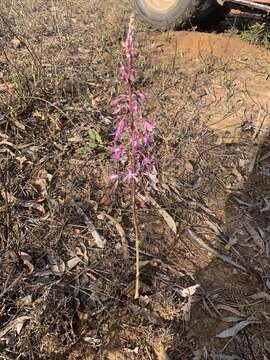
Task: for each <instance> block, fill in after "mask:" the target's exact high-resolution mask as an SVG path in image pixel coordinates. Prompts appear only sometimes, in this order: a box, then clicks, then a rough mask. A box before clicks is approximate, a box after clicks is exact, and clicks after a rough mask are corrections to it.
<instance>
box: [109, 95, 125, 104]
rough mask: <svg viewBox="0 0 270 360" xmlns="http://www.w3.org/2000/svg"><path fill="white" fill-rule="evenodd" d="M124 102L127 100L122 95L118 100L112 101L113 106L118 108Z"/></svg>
mask: <svg viewBox="0 0 270 360" xmlns="http://www.w3.org/2000/svg"><path fill="white" fill-rule="evenodd" d="M124 100H125V96H123V95H120V96H119V97H118V98H116V99H112V101H111V106H116V105H118V104H119V103H121V102H123V101H124Z"/></svg>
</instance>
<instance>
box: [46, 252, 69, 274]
mask: <svg viewBox="0 0 270 360" xmlns="http://www.w3.org/2000/svg"><path fill="white" fill-rule="evenodd" d="M48 260H49V263H50V268H51V271H52V272H53V273H54V274H55V275H62V274H63V273H64V272H65V271H66V265H65V263H64V261H63V260H62V259H61V258H60V256H58V255H57V254H54V253H51V254H48Z"/></svg>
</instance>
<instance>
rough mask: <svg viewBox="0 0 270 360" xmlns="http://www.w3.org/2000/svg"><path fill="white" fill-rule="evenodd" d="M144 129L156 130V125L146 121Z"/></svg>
mask: <svg viewBox="0 0 270 360" xmlns="http://www.w3.org/2000/svg"><path fill="white" fill-rule="evenodd" d="M143 128H144V130H145V131H150V132H151V131H152V130H153V129H154V125H152V124H150V122H148V121H147V120H144V123H143Z"/></svg>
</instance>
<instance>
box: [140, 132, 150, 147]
mask: <svg viewBox="0 0 270 360" xmlns="http://www.w3.org/2000/svg"><path fill="white" fill-rule="evenodd" d="M142 139H143V145H144V146H145V147H147V146H149V145H150V144H151V137H150V136H149V134H148V133H147V132H143V133H142Z"/></svg>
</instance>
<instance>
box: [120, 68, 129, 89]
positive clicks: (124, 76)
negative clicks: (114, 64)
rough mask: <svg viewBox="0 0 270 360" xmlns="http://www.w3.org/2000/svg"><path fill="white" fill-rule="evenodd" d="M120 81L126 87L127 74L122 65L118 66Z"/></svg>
mask: <svg viewBox="0 0 270 360" xmlns="http://www.w3.org/2000/svg"><path fill="white" fill-rule="evenodd" d="M119 71H120V79H121V80H122V82H123V83H124V84H125V85H127V84H128V76H127V72H126V67H125V65H124V64H122V63H121V64H120V69H119Z"/></svg>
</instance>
